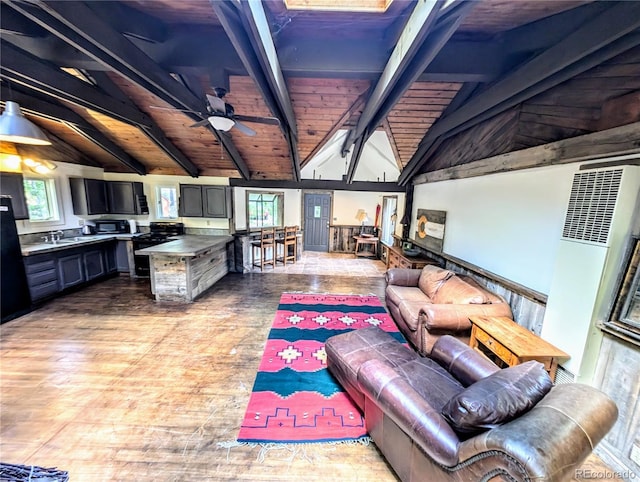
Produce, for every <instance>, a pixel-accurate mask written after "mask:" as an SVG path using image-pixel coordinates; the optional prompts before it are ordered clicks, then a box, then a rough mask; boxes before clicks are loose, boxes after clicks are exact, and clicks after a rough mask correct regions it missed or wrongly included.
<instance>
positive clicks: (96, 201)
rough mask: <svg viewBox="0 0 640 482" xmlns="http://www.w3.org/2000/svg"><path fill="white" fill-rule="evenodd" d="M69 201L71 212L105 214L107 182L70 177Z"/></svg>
mask: <svg viewBox="0 0 640 482" xmlns="http://www.w3.org/2000/svg"><path fill="white" fill-rule="evenodd" d="M69 186H70V187H71V202H72V204H73V214H76V215H81V216H82V215H84V216H86V215H89V214H107V213H108V212H109V201H108V198H107V183H106V182H105V181H103V180H101V179H85V178H81V177H70V178H69Z"/></svg>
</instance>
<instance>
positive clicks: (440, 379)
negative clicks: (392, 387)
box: [395, 357, 464, 412]
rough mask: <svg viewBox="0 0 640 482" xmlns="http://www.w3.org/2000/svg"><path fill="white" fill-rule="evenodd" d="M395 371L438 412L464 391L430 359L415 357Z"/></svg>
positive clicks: (460, 385) (456, 381)
mask: <svg viewBox="0 0 640 482" xmlns="http://www.w3.org/2000/svg"><path fill="white" fill-rule="evenodd" d="M395 370H396V372H398V373H400V374H402V377H403V378H404V379H405V380H406V381H407V382H408V383H409V385H411V387H412V388H413V389H414V390H415V391H416V392H418V393H419V394H420V396H421V397H422V398H424V399H425V400H426V401H427V402H429V405H431V406H432V407H433V408H434V409H435V410H436V411H438V412H440V411H441V410H442V407H444V405H445V404H446V403H447V402H448V401H449V400H451V398H452V397H454V396H455V395H457V394H458V393H460V392H461V391H462V390H464V386H463V385H462V384H461V383H460V382H459V381H458V380H456V379H455V378H454V377H453V376H451V374H449V372H447V370H445V369H444V368H443V367H442V366H440V365H439V364H438V363H437V362H436V361H435V360H432V359H431V358H426V357H416V358H415V359H413V360H411V361H409V362H406V363H403V364H399V365H398V366H397V367H396V368H395Z"/></svg>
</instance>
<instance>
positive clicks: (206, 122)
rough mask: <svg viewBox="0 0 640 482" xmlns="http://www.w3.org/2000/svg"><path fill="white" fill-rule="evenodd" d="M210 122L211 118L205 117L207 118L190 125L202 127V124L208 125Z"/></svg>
mask: <svg viewBox="0 0 640 482" xmlns="http://www.w3.org/2000/svg"><path fill="white" fill-rule="evenodd" d="M208 123H209V119H205V120H201V121H199V122H196V123H195V124H192V125H190V126H189V127H202V126H206V125H207V124H208Z"/></svg>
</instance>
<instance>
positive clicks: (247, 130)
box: [233, 119, 256, 137]
mask: <svg viewBox="0 0 640 482" xmlns="http://www.w3.org/2000/svg"><path fill="white" fill-rule="evenodd" d="M234 120H235V121H236V123H235V124H234V126H233V127H235V128H236V129H238V130H239V131H240V132H242V133H243V134H246V135H248V136H251V137H253V136H255V135H256V131H254V130H253V129H252V128H251V127H249V126H246V125H244V124H243V123H242V122H238V120H237V119H234Z"/></svg>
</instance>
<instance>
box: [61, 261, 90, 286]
mask: <svg viewBox="0 0 640 482" xmlns="http://www.w3.org/2000/svg"><path fill="white" fill-rule="evenodd" d="M58 274H59V275H60V276H59V278H60V289H63V290H64V289H67V288H70V287H72V286H76V285H79V284H81V283H84V282H85V279H86V278H85V276H84V263H83V262H82V254H81V253H75V254H71V255H69V256H63V257H60V258H59V259H58Z"/></svg>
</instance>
